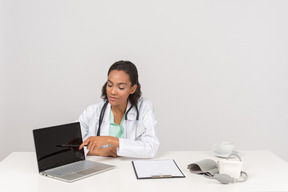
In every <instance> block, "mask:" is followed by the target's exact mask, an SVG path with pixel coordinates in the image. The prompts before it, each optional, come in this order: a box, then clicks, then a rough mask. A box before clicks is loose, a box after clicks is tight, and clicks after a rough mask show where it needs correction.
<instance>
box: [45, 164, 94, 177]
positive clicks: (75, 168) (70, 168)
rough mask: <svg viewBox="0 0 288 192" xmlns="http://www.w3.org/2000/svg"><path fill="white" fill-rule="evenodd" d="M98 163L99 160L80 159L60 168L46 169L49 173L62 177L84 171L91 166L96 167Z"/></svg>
mask: <svg viewBox="0 0 288 192" xmlns="http://www.w3.org/2000/svg"><path fill="white" fill-rule="evenodd" d="M97 164H98V163H97V162H93V161H78V162H75V163H71V164H69V165H64V166H61V167H59V168H54V169H50V170H49V171H46V173H47V174H49V175H54V176H58V177H61V176H64V175H68V174H71V173H76V172H79V171H83V170H86V169H89V168H91V167H95V166H97Z"/></svg>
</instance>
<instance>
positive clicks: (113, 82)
mask: <svg viewBox="0 0 288 192" xmlns="http://www.w3.org/2000/svg"><path fill="white" fill-rule="evenodd" d="M131 85H132V83H131V82H130V79H129V75H128V74H127V73H125V72H124V71H118V70H112V71H110V73H109V75H108V81H107V86H106V93H107V97H108V100H109V103H110V104H111V106H112V107H113V106H121V105H123V106H124V105H125V107H126V104H127V99H128V97H129V95H130V94H133V93H134V92H135V91H136V88H137V85H134V86H131Z"/></svg>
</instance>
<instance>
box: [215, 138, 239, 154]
mask: <svg viewBox="0 0 288 192" xmlns="http://www.w3.org/2000/svg"><path fill="white" fill-rule="evenodd" d="M234 147H235V145H234V143H232V142H227V141H222V142H220V143H217V144H214V146H213V150H214V154H215V155H216V156H220V157H228V156H229V155H231V154H232V153H233V151H234Z"/></svg>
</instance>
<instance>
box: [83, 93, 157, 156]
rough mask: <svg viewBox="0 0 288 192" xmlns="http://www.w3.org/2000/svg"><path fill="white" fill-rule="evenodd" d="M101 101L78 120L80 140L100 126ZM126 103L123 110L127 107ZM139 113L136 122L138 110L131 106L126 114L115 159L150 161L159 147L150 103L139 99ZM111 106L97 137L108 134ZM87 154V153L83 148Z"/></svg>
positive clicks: (93, 134) (93, 133)
mask: <svg viewBox="0 0 288 192" xmlns="http://www.w3.org/2000/svg"><path fill="white" fill-rule="evenodd" d="M104 103H105V102H104V101H101V102H99V103H97V104H94V105H90V106H89V107H88V108H87V109H86V110H85V111H84V112H83V113H82V114H81V116H80V117H79V119H78V121H79V122H80V125H81V132H82V137H83V140H86V139H87V138H88V137H90V136H96V135H97V131H98V126H99V118H100V112H101V109H102V107H103V105H104ZM130 106H131V103H130V102H128V105H127V109H126V111H127V110H128V109H129V108H130ZM137 107H138V110H139V120H138V121H137V120H136V117H137V111H136V108H135V107H133V108H132V109H131V110H130V111H129V113H128V114H127V120H125V121H124V122H123V124H122V125H123V127H124V138H119V148H118V149H117V155H118V156H126V157H138V158H152V157H154V155H155V154H156V152H157V150H158V147H159V140H158V138H157V137H156V133H155V126H156V123H157V121H156V120H155V117H154V110H153V107H152V103H151V102H150V101H149V100H147V99H144V98H143V97H141V98H140V99H139V101H138V104H137ZM110 112H111V105H110V103H108V105H107V108H106V111H105V114H104V118H103V122H102V125H101V130H100V136H108V135H109V127H110V122H109V115H110ZM85 151H86V153H87V150H86V149H85Z"/></svg>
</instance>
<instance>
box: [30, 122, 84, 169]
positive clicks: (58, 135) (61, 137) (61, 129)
mask: <svg viewBox="0 0 288 192" xmlns="http://www.w3.org/2000/svg"><path fill="white" fill-rule="evenodd" d="M33 136H34V142H35V149H36V155H37V161H38V168H39V172H42V171H44V170H47V169H51V168H54V167H58V166H61V165H65V164H68V163H73V162H76V161H80V160H84V159H85V156H84V151H83V149H82V150H79V149H78V146H79V145H80V144H81V143H82V136H81V130H80V123H79V122H76V123H70V124H65V125H58V126H53V127H48V128H42V129H34V130H33Z"/></svg>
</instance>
